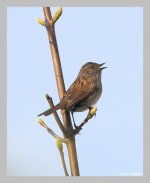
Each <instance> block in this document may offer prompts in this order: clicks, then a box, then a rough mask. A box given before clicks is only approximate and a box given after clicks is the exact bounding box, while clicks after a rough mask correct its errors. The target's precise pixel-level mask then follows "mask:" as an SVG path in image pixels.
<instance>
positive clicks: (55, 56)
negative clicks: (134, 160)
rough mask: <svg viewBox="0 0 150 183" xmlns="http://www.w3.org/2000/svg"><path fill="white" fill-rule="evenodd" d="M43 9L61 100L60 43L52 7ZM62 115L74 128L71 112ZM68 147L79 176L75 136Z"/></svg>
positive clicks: (75, 171)
mask: <svg viewBox="0 0 150 183" xmlns="http://www.w3.org/2000/svg"><path fill="white" fill-rule="evenodd" d="M43 11H44V16H45V23H46V29H47V33H48V39H49V43H50V50H51V53H52V60H53V65H54V70H55V77H56V83H57V88H58V94H59V98H60V100H61V99H62V97H63V95H64V93H65V85H64V79H63V73H62V68H61V62H60V56H59V51H58V45H57V40H56V34H55V28H54V25H52V24H50V21H51V20H52V15H51V11H50V8H49V7H43ZM62 117H63V123H64V127H65V128H66V129H72V128H73V127H72V123H71V118H70V113H69V112H68V111H65V110H62ZM67 149H68V155H69V161H70V167H71V172H72V175H73V176H79V167H78V159H77V152H76V145H75V138H74V137H73V138H71V137H70V141H69V143H68V144H67Z"/></svg>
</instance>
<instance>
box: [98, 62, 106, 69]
mask: <svg viewBox="0 0 150 183" xmlns="http://www.w3.org/2000/svg"><path fill="white" fill-rule="evenodd" d="M104 64H105V63H102V64H99V69H101V70H103V69H106V68H107V67H102V66H103V65H104Z"/></svg>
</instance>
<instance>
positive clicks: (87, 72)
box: [38, 62, 107, 128]
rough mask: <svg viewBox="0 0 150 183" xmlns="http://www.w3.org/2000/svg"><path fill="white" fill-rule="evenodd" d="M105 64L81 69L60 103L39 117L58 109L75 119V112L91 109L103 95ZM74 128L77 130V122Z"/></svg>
mask: <svg viewBox="0 0 150 183" xmlns="http://www.w3.org/2000/svg"><path fill="white" fill-rule="evenodd" d="M104 64H105V63H102V64H97V63H94V62H88V63H86V64H84V65H83V66H82V68H81V69H80V71H79V74H78V76H77V78H76V80H75V81H74V82H73V83H72V85H71V86H70V87H69V89H68V90H67V91H66V92H65V94H64V96H63V98H62V99H61V101H60V103H58V104H57V105H55V106H54V107H52V108H50V109H48V110H46V111H45V112H42V113H41V114H39V115H38V116H41V115H44V116H48V115H50V114H52V113H53V112H55V111H56V110H58V109H64V110H67V111H70V112H71V114H72V117H73V112H82V111H85V110H87V109H91V107H92V106H93V105H95V104H96V103H97V101H98V100H99V98H100V96H101V94H102V82H101V74H102V70H103V69H105V68H107V67H102V66H103V65H104ZM73 122H74V118H73ZM74 126H75V128H77V126H76V124H75V122H74Z"/></svg>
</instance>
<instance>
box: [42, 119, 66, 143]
mask: <svg viewBox="0 0 150 183" xmlns="http://www.w3.org/2000/svg"><path fill="white" fill-rule="evenodd" d="M38 122H39V124H40V125H41V126H43V127H44V128H45V129H46V130H47V131H48V132H49V133H50V134H51V135H52V136H53V137H54V138H55V139H57V140H60V141H61V142H64V143H67V142H68V141H69V140H68V139H66V138H62V137H60V136H58V135H57V134H56V133H54V132H53V130H52V129H50V128H49V127H48V126H47V125H46V124H45V123H44V121H43V120H41V119H40V118H38Z"/></svg>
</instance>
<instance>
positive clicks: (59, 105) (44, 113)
mask: <svg viewBox="0 0 150 183" xmlns="http://www.w3.org/2000/svg"><path fill="white" fill-rule="evenodd" d="M58 109H61V103H59V104H57V105H55V106H54V107H52V108H50V109H48V110H46V111H44V112H42V113H41V114H39V115H38V116H42V115H44V116H48V115H50V114H52V113H53V112H55V111H57V110H58Z"/></svg>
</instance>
